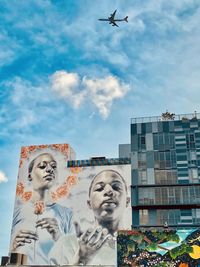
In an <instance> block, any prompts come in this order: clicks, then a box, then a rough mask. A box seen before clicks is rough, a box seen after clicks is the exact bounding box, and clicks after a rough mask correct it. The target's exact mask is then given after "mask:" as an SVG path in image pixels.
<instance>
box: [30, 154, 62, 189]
mask: <svg viewBox="0 0 200 267" xmlns="http://www.w3.org/2000/svg"><path fill="white" fill-rule="evenodd" d="M56 179H57V163H56V161H55V160H54V158H53V157H52V155H51V154H48V153H46V154H42V155H39V156H38V157H37V158H36V159H35V160H34V163H33V168H32V170H31V172H30V173H29V180H30V181H31V182H32V186H33V189H35V190H41V189H44V190H45V189H49V188H51V187H52V185H54V183H55V180H56Z"/></svg>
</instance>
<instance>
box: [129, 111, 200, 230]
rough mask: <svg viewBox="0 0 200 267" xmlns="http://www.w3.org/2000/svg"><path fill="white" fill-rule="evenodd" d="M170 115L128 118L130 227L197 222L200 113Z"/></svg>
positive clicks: (199, 195)
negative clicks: (129, 130)
mask: <svg viewBox="0 0 200 267" xmlns="http://www.w3.org/2000/svg"><path fill="white" fill-rule="evenodd" d="M164 115H165V114H164ZM168 115H170V113H168ZM171 115H173V116H161V117H150V118H136V119H132V120H131V171H132V216H133V218H132V223H133V227H138V226H147V227H149V226H153V227H154V226H163V225H168V226H175V227H178V226H182V227H183V226H189V225H190V226H191V225H193V226H195V225H199V223H200V182H199V181H200V180H199V179H200V114H196V113H195V114H186V115H185V114H184V115H176V116H175V115H174V114H171Z"/></svg>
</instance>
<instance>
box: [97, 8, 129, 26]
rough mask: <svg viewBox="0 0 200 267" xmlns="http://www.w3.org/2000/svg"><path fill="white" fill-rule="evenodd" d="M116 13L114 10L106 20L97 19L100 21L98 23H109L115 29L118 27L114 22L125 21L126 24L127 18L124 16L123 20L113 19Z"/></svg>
mask: <svg viewBox="0 0 200 267" xmlns="http://www.w3.org/2000/svg"><path fill="white" fill-rule="evenodd" d="M116 11H117V10H115V11H114V12H113V14H111V16H110V17H108V18H107V19H99V20H100V21H109V23H110V24H112V26H117V27H119V26H118V25H117V23H116V22H118V21H126V22H128V16H126V17H125V18H123V19H115V13H116Z"/></svg>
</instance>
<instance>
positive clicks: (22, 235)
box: [12, 230, 38, 251]
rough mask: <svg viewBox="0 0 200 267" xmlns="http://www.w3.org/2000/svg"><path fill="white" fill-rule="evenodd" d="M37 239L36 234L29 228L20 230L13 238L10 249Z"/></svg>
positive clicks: (13, 249)
mask: <svg viewBox="0 0 200 267" xmlns="http://www.w3.org/2000/svg"><path fill="white" fill-rule="evenodd" d="M34 240H38V235H37V234H36V233H35V232H33V231H30V230H20V231H19V232H18V233H17V235H16V236H15V238H14V241H13V245H12V251H15V250H16V249H17V248H18V247H21V246H24V245H25V244H26V243H27V244H30V243H31V242H32V241H34Z"/></svg>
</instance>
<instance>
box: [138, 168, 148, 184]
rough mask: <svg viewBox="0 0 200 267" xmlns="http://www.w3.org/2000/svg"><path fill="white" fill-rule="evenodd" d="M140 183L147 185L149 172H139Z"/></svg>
mask: <svg viewBox="0 0 200 267" xmlns="http://www.w3.org/2000/svg"><path fill="white" fill-rule="evenodd" d="M138 180H139V181H138V183H139V184H147V171H146V170H141V171H140V170H139V171H138Z"/></svg>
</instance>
